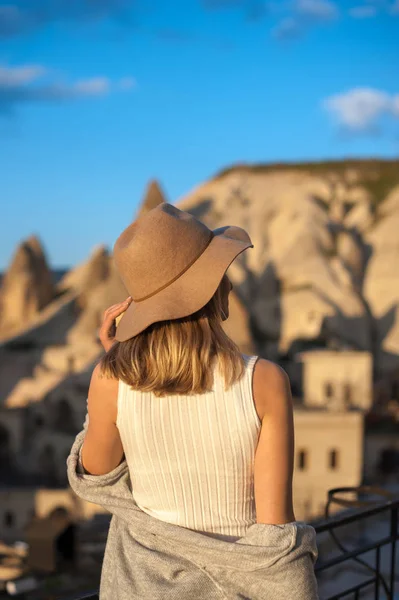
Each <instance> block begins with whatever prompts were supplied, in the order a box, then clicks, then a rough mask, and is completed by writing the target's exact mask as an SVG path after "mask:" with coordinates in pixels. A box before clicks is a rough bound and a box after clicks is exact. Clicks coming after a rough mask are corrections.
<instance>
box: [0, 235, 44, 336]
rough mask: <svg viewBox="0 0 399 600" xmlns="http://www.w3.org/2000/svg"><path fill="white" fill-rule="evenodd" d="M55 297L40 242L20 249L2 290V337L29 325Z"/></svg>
mask: <svg viewBox="0 0 399 600" xmlns="http://www.w3.org/2000/svg"><path fill="white" fill-rule="evenodd" d="M54 295H55V289H54V284H53V280H52V275H51V272H50V269H49V267H48V264H47V260H46V256H45V254H44V251H43V248H42V246H41V243H40V241H39V239H38V238H37V237H36V236H32V237H30V238H29V239H27V240H26V241H25V242H23V243H22V244H21V245H20V246H19V247H18V248H17V250H16V252H15V254H14V256H13V259H12V261H11V265H10V267H9V268H8V270H7V272H6V274H5V276H4V279H3V281H2V286H1V289H0V336H1V337H4V336H5V335H8V334H11V333H14V332H16V331H18V330H19V329H21V328H23V327H24V326H26V324H27V323H29V322H30V321H31V320H32V319H33V318H34V317H35V316H36V315H37V314H38V313H39V312H40V311H41V310H42V309H43V308H44V307H45V306H47V305H48V304H49V303H50V302H51V300H53V298H54Z"/></svg>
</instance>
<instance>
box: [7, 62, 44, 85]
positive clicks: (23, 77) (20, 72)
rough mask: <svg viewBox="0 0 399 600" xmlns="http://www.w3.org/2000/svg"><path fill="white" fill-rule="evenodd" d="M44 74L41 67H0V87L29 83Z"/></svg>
mask: <svg viewBox="0 0 399 600" xmlns="http://www.w3.org/2000/svg"><path fill="white" fill-rule="evenodd" d="M45 73H46V69H45V68H44V67H42V66H41V65H24V66H23V67H3V66H1V65H0V87H3V86H4V87H5V86H9V87H11V86H15V85H22V84H24V83H31V82H32V81H35V80H36V79H38V78H39V77H42V76H43V75H44V74H45Z"/></svg>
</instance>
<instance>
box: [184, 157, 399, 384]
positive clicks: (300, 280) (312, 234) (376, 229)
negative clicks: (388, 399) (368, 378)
mask: <svg viewBox="0 0 399 600" xmlns="http://www.w3.org/2000/svg"><path fill="white" fill-rule="evenodd" d="M179 206H181V207H182V208H184V209H186V210H189V211H191V212H192V213H193V214H195V215H197V216H198V217H199V218H201V219H202V220H204V221H205V222H206V223H207V224H208V225H210V226H212V227H218V226H221V225H225V224H236V225H241V226H243V227H245V228H246V229H247V230H248V232H249V233H250V235H251V237H252V240H253V243H254V246H255V247H254V249H253V250H249V251H248V252H247V253H245V255H243V257H242V258H241V259H239V260H238V261H237V263H236V264H234V265H233V267H232V268H231V277H232V278H233V280H234V282H235V284H236V291H237V294H238V295H239V297H240V299H241V300H242V302H243V303H244V305H245V306H246V308H247V310H248V313H249V319H250V329H251V334H252V336H253V337H254V341H255V344H256V345H257V347H258V350H259V352H261V353H262V354H263V355H266V356H269V357H271V358H274V359H278V358H281V357H282V356H285V357H288V358H289V357H293V356H294V355H295V353H296V352H297V351H298V350H301V349H303V348H306V347H309V346H310V347H312V346H323V347H324V346H329V347H338V348H353V349H358V350H370V351H371V352H372V353H373V355H374V358H375V368H376V372H377V373H378V372H381V371H389V370H391V369H394V368H396V366H397V364H398V358H399V356H398V355H399V321H398V317H397V314H398V305H399V275H398V273H397V267H396V261H397V259H398V258H399V239H398V237H397V236H396V235H395V230H397V229H398V227H399V161H377V160H369V161H341V162H326V163H310V164H300V165H253V166H248V165H239V166H236V167H233V168H230V169H226V170H224V171H222V172H221V173H219V174H218V175H217V176H216V177H215V178H213V179H212V180H210V181H208V182H206V183H204V184H203V185H200V186H199V187H198V188H196V189H195V190H193V191H192V192H191V193H190V194H188V195H187V196H186V197H185V198H184V199H183V200H182V202H181V203H180V204H179Z"/></svg>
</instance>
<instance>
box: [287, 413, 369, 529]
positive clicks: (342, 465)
mask: <svg viewBox="0 0 399 600" xmlns="http://www.w3.org/2000/svg"><path fill="white" fill-rule="evenodd" d="M294 422H295V470H294V481H293V484H294V488H293V489H294V509H295V516H296V518H297V519H303V520H309V519H311V518H314V517H318V516H322V515H323V514H324V509H325V505H326V502H327V492H328V490H330V489H331V488H334V487H343V486H358V485H360V484H361V482H362V476H363V445H364V415H363V413H362V411H360V410H350V411H346V410H345V411H344V410H342V411H333V410H328V409H325V408H309V407H307V406H306V405H303V404H299V403H297V404H296V405H295V410H294Z"/></svg>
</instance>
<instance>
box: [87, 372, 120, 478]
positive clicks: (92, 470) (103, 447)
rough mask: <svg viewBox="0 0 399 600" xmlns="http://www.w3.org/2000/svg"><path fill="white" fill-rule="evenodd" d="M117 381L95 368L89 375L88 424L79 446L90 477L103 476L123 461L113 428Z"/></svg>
mask: <svg viewBox="0 0 399 600" xmlns="http://www.w3.org/2000/svg"><path fill="white" fill-rule="evenodd" d="M117 401H118V380H115V379H109V378H107V377H104V376H102V375H101V374H100V366H99V365H97V366H96V367H95V368H94V370H93V374H92V376H91V381H90V388H89V396H88V414H89V425H88V428H87V432H86V436H85V440H84V443H83V447H82V455H81V456H82V464H83V467H84V469H85V471H86V472H88V473H89V474H91V475H104V474H105V473H109V472H110V471H112V470H113V469H115V467H117V466H118V465H119V464H120V463H121V461H122V459H123V447H122V442H121V439H120V437H119V431H118V428H117V427H116V416H117V405H118V404H117Z"/></svg>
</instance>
